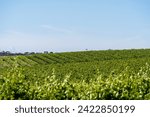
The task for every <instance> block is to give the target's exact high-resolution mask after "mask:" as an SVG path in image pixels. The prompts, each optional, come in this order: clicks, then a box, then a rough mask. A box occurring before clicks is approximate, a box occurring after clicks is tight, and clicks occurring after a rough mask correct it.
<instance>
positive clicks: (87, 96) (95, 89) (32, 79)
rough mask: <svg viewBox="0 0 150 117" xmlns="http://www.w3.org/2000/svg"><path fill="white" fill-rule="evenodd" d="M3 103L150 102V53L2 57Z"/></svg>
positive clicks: (1, 93)
mask: <svg viewBox="0 0 150 117" xmlns="http://www.w3.org/2000/svg"><path fill="white" fill-rule="evenodd" d="M0 99H1V100H4V99H6V100H9V99H10V100H14V99H17V100H18V99H19V100H28V99H29V100H35V99H37V100H108V99H110V100H129V99H130V100H143V99H144V100H146V99H150V49H137V50H136V49H132V50H103V51H83V52H64V53H49V54H33V55H26V56H25V55H19V56H1V57H0Z"/></svg>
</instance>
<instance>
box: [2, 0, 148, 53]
mask: <svg viewBox="0 0 150 117" xmlns="http://www.w3.org/2000/svg"><path fill="white" fill-rule="evenodd" d="M133 48H150V0H0V51H3V50H5V51H11V52H25V51H29V52H30V51H35V52H39V51H54V52H62V51H80V50H85V49H88V50H103V49H133Z"/></svg>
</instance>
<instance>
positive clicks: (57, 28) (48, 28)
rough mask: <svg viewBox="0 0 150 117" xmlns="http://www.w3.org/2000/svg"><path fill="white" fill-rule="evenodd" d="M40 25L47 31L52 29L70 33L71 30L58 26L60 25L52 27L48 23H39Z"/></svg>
mask: <svg viewBox="0 0 150 117" xmlns="http://www.w3.org/2000/svg"><path fill="white" fill-rule="evenodd" d="M40 27H42V28H44V29H47V30H49V31H54V32H60V33H72V31H71V30H69V29H65V28H60V27H54V26H50V25H41V26H40Z"/></svg>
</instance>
